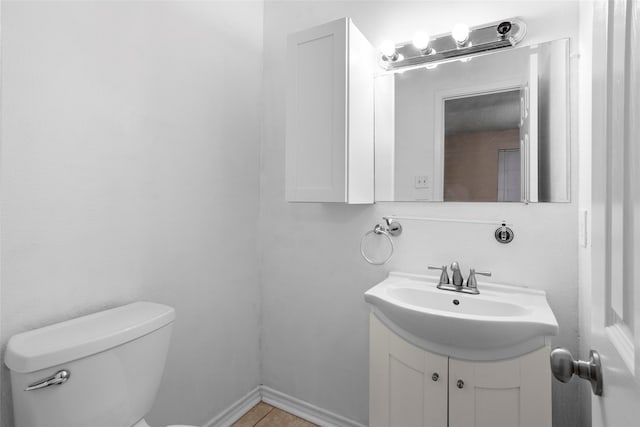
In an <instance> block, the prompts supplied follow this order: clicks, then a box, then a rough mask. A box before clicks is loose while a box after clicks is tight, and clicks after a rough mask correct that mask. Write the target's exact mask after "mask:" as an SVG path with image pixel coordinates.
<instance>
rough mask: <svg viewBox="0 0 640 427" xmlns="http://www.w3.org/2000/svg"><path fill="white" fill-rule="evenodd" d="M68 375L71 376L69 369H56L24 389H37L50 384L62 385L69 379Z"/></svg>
mask: <svg viewBox="0 0 640 427" xmlns="http://www.w3.org/2000/svg"><path fill="white" fill-rule="evenodd" d="M69 377H71V373H70V372H69V371H66V370H62V371H58V372H56V373H55V374H53V375H52V376H50V377H49V378H45V379H44V380H40V381H38V382H35V383H33V384H31V385H30V386H29V387H27V388H25V389H24V391H33V390H39V389H41V388H45V387H49V386H52V385H62V384H64V383H66V382H67V381H69Z"/></svg>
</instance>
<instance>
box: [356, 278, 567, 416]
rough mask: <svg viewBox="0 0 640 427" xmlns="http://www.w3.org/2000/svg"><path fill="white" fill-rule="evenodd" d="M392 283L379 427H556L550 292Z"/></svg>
mask: <svg viewBox="0 0 640 427" xmlns="http://www.w3.org/2000/svg"><path fill="white" fill-rule="evenodd" d="M436 285H437V279H435V278H431V277H427V276H418V275H407V274H401V273H391V274H390V275H389V277H388V278H387V279H386V280H385V281H383V282H381V283H380V284H378V285H377V286H375V287H373V288H371V289H370V290H369V291H367V292H366V293H365V299H366V300H367V302H369V303H370V304H371V307H372V312H371V314H370V344H369V346H370V347H369V349H370V356H369V378H370V380H369V381H370V383H369V424H370V426H371V427H391V426H429V427H436V426H438V427H446V426H449V427H470V426H494V427H499V426H505V427H515V426H536V427H543V426H551V372H550V369H549V351H550V343H549V337H550V336H552V335H555V334H556V333H557V330H558V324H557V321H556V319H555V317H554V315H553V313H552V312H551V309H550V308H549V306H548V304H547V302H546V296H545V294H544V292H542V291H537V290H531V289H527V288H516V287H512V286H506V285H495V284H479V286H478V287H479V289H480V294H479V295H469V294H462V293H460V292H452V291H446V290H440V289H437V288H436Z"/></svg>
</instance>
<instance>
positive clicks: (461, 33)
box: [451, 22, 469, 48]
mask: <svg viewBox="0 0 640 427" xmlns="http://www.w3.org/2000/svg"><path fill="white" fill-rule="evenodd" d="M451 37H453V40H455V42H456V46H458V47H459V48H462V47H465V46H467V45H468V44H469V27H468V26H467V24H463V23H462V22H460V23H458V24H456V25H455V26H454V27H453V29H452V30H451Z"/></svg>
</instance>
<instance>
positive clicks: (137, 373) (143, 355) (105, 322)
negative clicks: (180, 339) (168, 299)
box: [5, 302, 193, 427]
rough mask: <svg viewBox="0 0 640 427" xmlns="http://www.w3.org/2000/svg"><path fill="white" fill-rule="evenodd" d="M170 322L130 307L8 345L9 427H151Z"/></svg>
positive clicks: (149, 309) (161, 311)
mask: <svg viewBox="0 0 640 427" xmlns="http://www.w3.org/2000/svg"><path fill="white" fill-rule="evenodd" d="M175 317H176V315H175V310H174V309H173V308H172V307H169V306H166V305H162V304H155V303H151V302H136V303H133V304H128V305H125V306H121V307H117V308H113V309H110V310H106V311H101V312H98V313H94V314H90V315H88V316H83V317H78V318H76V319H72V320H68V321H65V322H61V323H57V324H54V325H50V326H46V327H44V328H40V329H35V330H32V331H29V332H25V333H21V334H18V335H14V336H13V337H11V339H10V340H9V342H8V344H7V350H6V353H5V364H6V365H7V367H8V368H9V370H10V371H11V390H12V395H13V408H14V417H15V427H150V426H149V424H147V422H146V421H145V420H144V417H145V415H146V414H147V413H148V412H149V411H150V410H151V407H152V406H153V402H154V400H155V397H156V393H157V391H158V387H159V386H160V379H161V378H162V372H163V371H164V365H165V360H166V357H167V351H168V349H169V340H170V338H171V329H172V325H173V321H174V320H175ZM153 427H156V426H153ZM168 427H193V426H178V425H174V426H168Z"/></svg>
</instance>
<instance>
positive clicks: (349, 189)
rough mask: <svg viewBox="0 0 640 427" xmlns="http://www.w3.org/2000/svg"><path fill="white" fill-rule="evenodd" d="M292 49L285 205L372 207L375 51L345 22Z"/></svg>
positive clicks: (316, 31) (305, 35) (314, 32)
mask: <svg viewBox="0 0 640 427" xmlns="http://www.w3.org/2000/svg"><path fill="white" fill-rule="evenodd" d="M287 43H288V44H287V51H288V58H287V68H288V76H287V77H288V82H287V85H288V86H287V123H286V152H287V154H286V176H287V177H286V196H287V200H288V201H290V202H342V203H345V202H346V203H373V196H374V194H373V186H374V176H373V175H374V171H373V168H374V164H373V163H374V149H373V146H374V142H373V132H374V124H373V117H374V115H373V102H374V95H373V93H374V90H373V66H374V64H375V54H374V50H373V47H372V46H371V44H370V43H369V42H368V41H367V39H366V38H365V37H364V35H363V34H362V33H361V32H360V31H359V30H358V29H357V28H356V27H355V25H353V23H352V22H351V20H350V19H348V18H343V19H339V20H337V21H333V22H329V23H327V24H324V25H320V26H317V27H314V28H310V29H308V30H304V31H301V32H299V33H295V34H292V35H290V36H289V38H288V42H287Z"/></svg>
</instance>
